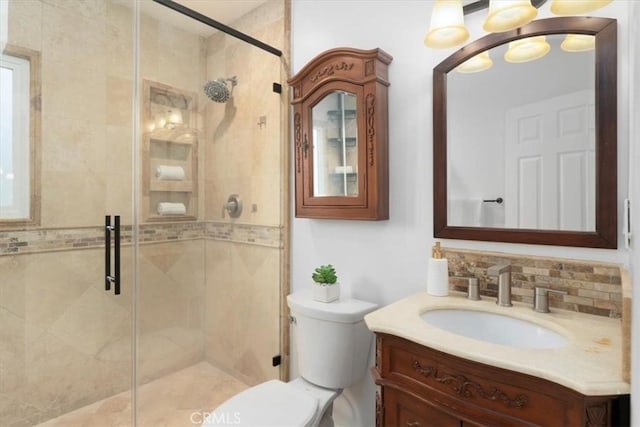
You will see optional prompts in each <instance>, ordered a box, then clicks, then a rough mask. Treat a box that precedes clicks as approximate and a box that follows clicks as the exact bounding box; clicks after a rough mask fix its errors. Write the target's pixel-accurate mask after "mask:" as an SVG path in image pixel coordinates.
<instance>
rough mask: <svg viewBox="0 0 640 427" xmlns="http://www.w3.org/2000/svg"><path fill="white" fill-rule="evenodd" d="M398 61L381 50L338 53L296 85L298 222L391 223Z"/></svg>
mask: <svg viewBox="0 0 640 427" xmlns="http://www.w3.org/2000/svg"><path fill="white" fill-rule="evenodd" d="M391 60H392V58H391V56H389V55H388V54H387V53H385V52H383V51H382V50H380V49H372V50H358V49H351V48H337V49H332V50H329V51H326V52H324V53H322V54H320V55H319V56H317V57H316V58H314V59H313V60H311V62H309V63H308V64H307V65H306V66H305V67H304V68H303V69H302V70H301V71H300V72H299V73H298V74H297V75H296V76H294V77H293V78H291V79H290V80H289V84H290V85H291V88H292V92H293V100H292V101H291V104H292V105H293V148H294V153H293V162H294V173H295V193H296V217H302V218H333V219H356V220H384V219H389V162H388V151H389V150H388V110H387V91H388V86H389V81H388V73H387V66H388V65H389V64H390V63H391Z"/></svg>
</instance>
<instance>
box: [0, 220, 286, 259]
mask: <svg viewBox="0 0 640 427" xmlns="http://www.w3.org/2000/svg"><path fill="white" fill-rule="evenodd" d="M132 234H133V231H132V226H131V225H123V226H122V227H121V237H120V238H121V239H122V244H123V245H127V244H131V242H132ZM139 234H140V236H139V237H140V238H139V242H140V243H142V244H144V243H157V242H168V241H178V240H195V239H205V238H206V239H213V240H227V241H230V242H235V243H246V244H253V245H260V246H268V247H274V248H281V247H282V227H278V226H265V225H253V224H235V223H229V222H177V223H162V224H144V225H141V226H140V229H139ZM103 246H104V228H103V227H79V228H49V229H45V228H43V229H37V230H26V231H0V256H2V255H18V254H29V253H39V252H52V251H63V250H73V249H89V248H99V247H103Z"/></svg>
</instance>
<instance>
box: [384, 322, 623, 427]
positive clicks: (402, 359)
mask: <svg viewBox="0 0 640 427" xmlns="http://www.w3.org/2000/svg"><path fill="white" fill-rule="evenodd" d="M376 346H377V347H376V366H375V368H373V370H372V373H373V376H374V379H375V382H376V384H377V386H378V387H377V391H376V424H377V426H378V427H382V426H412V427H420V426H421V427H424V426H432V427H449V426H452V427H453V426H455V427H460V426H474V427H476V426H491V427H500V426H544V427H551V426H558V427H565V426H568V427H570V426H589V427H591V426H617V425H620V426H623V425H629V418H628V417H629V407H628V402H629V399H628V395H623V396H585V395H582V394H580V393H578V392H576V391H573V390H571V389H568V388H566V387H564V386H561V385H559V384H556V383H553V382H550V381H547V380H544V379H541V378H537V377H533V376H530V375H526V374H522V373H518V372H514V371H509V370H506V369H501V368H496V367H493V366H489V365H485V364H482V363H478V362H473V361H469V360H466V359H462V358H459V357H455V356H452V355H449V354H447V353H443V352H440V351H437V350H433V349H431V348H428V347H424V346H422V345H419V344H416V343H413V342H411V341H407V340H405V339H402V338H398V337H396V336H392V335H387V334H382V333H377V334H376Z"/></svg>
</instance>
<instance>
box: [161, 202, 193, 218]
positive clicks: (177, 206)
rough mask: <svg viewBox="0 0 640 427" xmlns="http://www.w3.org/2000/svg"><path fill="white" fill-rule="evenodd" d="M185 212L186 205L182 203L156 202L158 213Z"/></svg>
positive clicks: (174, 213)
mask: <svg viewBox="0 0 640 427" xmlns="http://www.w3.org/2000/svg"><path fill="white" fill-rule="evenodd" d="M186 213H187V207H186V206H185V205H184V203H171V202H160V203H158V215H184V214H186Z"/></svg>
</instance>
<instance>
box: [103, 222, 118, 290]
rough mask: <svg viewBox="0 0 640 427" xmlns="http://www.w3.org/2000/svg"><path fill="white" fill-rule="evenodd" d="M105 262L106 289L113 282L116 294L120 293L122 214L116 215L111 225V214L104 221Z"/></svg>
mask: <svg viewBox="0 0 640 427" xmlns="http://www.w3.org/2000/svg"><path fill="white" fill-rule="evenodd" d="M112 231H113V246H114V248H113V249H114V263H113V267H114V269H113V270H114V271H113V275H112V274H111V232H112ZM104 264H105V278H104V281H105V282H104V289H105V291H110V290H111V284H112V283H113V291H114V294H116V295H120V215H114V217H113V225H111V216H110V215H107V216H105V221H104Z"/></svg>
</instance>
